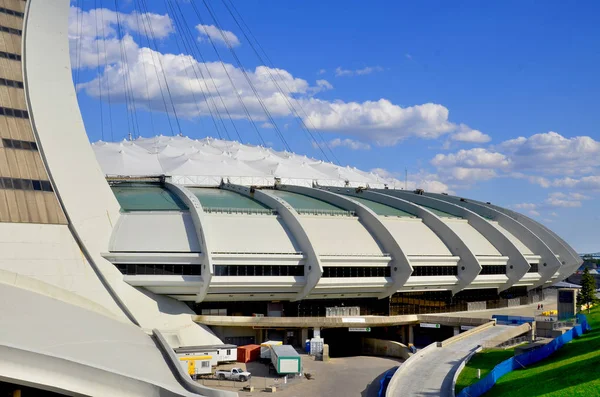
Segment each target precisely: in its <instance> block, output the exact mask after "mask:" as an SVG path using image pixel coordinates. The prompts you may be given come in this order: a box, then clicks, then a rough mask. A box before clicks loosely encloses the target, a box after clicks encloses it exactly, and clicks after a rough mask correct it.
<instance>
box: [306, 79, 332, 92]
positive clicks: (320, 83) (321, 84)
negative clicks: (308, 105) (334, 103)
mask: <svg viewBox="0 0 600 397" xmlns="http://www.w3.org/2000/svg"><path fill="white" fill-rule="evenodd" d="M315 83H316V85H315V86H314V87H310V88H309V89H308V92H309V93H310V94H311V95H314V94H316V93H318V92H321V91H329V90H333V85H331V83H330V82H329V81H327V80H322V79H321V80H317V81H316V82H315Z"/></svg>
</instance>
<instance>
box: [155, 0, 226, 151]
mask: <svg viewBox="0 0 600 397" xmlns="http://www.w3.org/2000/svg"><path fill="white" fill-rule="evenodd" d="M167 6H168V7H169V10H170V12H171V13H172V14H173V20H174V21H175V26H177V27H178V28H180V29H181V31H182V32H183V29H182V26H181V23H180V22H179V16H178V15H177V13H176V12H175V8H174V7H173V4H172V3H171V1H170V0H168V1H167ZM182 35H183V33H182ZM175 43H176V45H177V51H178V52H179V53H182V51H181V47H180V46H179V40H175ZM183 47H184V49H185V50H186V52H188V53H190V51H189V50H188V48H187V42H186V40H185V39H184V40H183ZM190 57H191V55H189V56H188V57H184V59H185V58H188V60H189V61H190V62H189V63H190V66H191V68H192V71H193V72H194V74H195V76H196V80H198V74H197V73H196V70H195V69H194V65H193V63H192V60H191V59H189V58H190ZM185 73H186V75H187V76H188V83H189V87H190V92H191V94H192V99H193V100H194V103H195V104H196V109H197V110H198V114H199V115H200V114H201V113H202V111H201V110H200V104H199V101H197V100H196V96H195V94H194V89H193V87H192V78H191V77H190V75H189V73H188V68H187V67H186V68H185ZM200 91H201V92H202V95H203V96H204V101H205V102H206V104H207V107H208V110H209V112H210V115H211V118H212V120H213V123H214V126H215V129H216V132H217V135H218V136H219V139H223V137H222V135H221V131H220V130H219V127H218V124H217V121H216V119H215V116H214V115H213V113H212V110H211V109H210V106H209V105H208V98H207V96H206V93H205V92H204V90H202V87H200ZM200 119H202V118H200ZM225 134H226V135H227V138H228V139H229V140H231V137H230V136H229V132H228V131H227V128H225Z"/></svg>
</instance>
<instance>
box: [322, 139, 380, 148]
mask: <svg viewBox="0 0 600 397" xmlns="http://www.w3.org/2000/svg"><path fill="white" fill-rule="evenodd" d="M319 146H323V147H330V148H336V147H345V148H348V149H352V150H369V149H371V145H369V144H368V143H364V142H360V141H355V140H352V139H348V138H346V139H340V138H335V139H332V140H330V141H329V142H327V144H326V145H325V144H317V143H314V142H313V147H317V148H318V147H319Z"/></svg>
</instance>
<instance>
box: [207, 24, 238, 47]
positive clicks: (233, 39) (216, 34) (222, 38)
mask: <svg viewBox="0 0 600 397" xmlns="http://www.w3.org/2000/svg"><path fill="white" fill-rule="evenodd" d="M196 30H197V31H198V41H209V40H212V41H213V42H217V43H221V44H224V45H227V44H229V45H231V46H232V47H237V46H239V45H240V44H241V43H240V40H239V39H238V37H237V36H236V35H235V34H234V33H233V32H230V31H229V30H221V29H219V28H217V27H216V26H215V25H202V24H199V25H196Z"/></svg>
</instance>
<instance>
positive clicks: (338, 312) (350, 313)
mask: <svg viewBox="0 0 600 397" xmlns="http://www.w3.org/2000/svg"><path fill="white" fill-rule="evenodd" d="M358 316H360V307H358V306H348V307H344V306H343V307H326V308H325V317H358Z"/></svg>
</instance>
